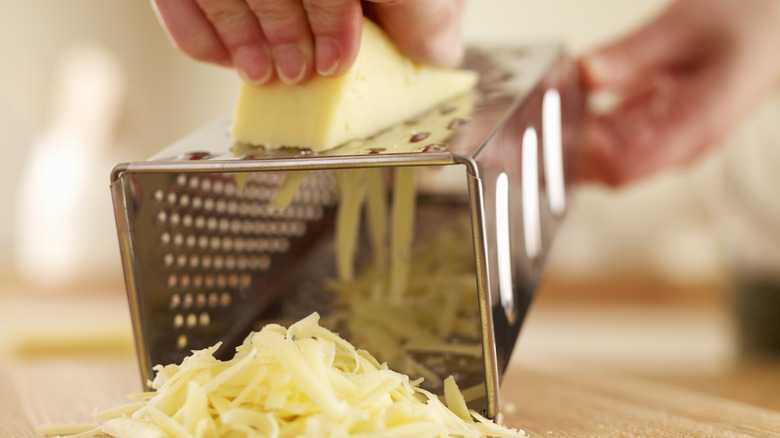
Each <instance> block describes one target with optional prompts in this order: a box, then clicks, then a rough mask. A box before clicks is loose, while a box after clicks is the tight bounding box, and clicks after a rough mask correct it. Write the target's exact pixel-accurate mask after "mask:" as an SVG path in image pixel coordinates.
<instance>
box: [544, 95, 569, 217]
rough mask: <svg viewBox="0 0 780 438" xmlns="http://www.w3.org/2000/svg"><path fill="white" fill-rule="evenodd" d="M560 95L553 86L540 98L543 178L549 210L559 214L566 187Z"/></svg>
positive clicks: (563, 209)
mask: <svg viewBox="0 0 780 438" xmlns="http://www.w3.org/2000/svg"><path fill="white" fill-rule="evenodd" d="M562 134H563V132H562V126H561V95H560V93H558V90H556V89H555V88H550V89H549V90H547V92H545V93H544V99H543V100H542V138H543V139H544V179H545V182H546V183H547V200H548V201H549V202H550V210H552V212H553V214H555V215H556V216H560V215H562V214H563V212H564V211H565V210H566V187H565V186H564V181H563V140H562V138H561V136H562Z"/></svg>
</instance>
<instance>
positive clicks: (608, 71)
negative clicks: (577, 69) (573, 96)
mask: <svg viewBox="0 0 780 438" xmlns="http://www.w3.org/2000/svg"><path fill="white" fill-rule="evenodd" d="M583 62H584V63H585V68H586V70H587V71H588V75H589V76H590V79H591V80H592V81H593V82H595V83H598V84H606V83H610V82H615V81H618V80H620V77H621V75H622V70H621V66H620V62H618V61H617V60H615V59H613V58H612V57H608V56H606V55H601V54H594V55H590V56H587V57H585V58H584V59H583Z"/></svg>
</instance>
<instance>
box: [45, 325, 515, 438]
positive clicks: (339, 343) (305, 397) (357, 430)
mask: <svg viewBox="0 0 780 438" xmlns="http://www.w3.org/2000/svg"><path fill="white" fill-rule="evenodd" d="M218 347H219V345H215V346H213V347H211V348H207V349H204V350H200V351H195V352H193V354H192V355H191V356H188V357H187V358H185V359H184V361H183V362H182V363H181V364H180V365H166V366H161V365H158V366H157V367H156V368H155V371H156V373H157V374H156V377H155V378H154V381H153V382H152V387H153V388H154V389H155V391H152V392H147V393H141V394H136V395H133V396H131V397H130V398H131V400H132V401H133V402H132V403H130V404H128V405H125V406H120V407H118V408H115V409H111V410H109V411H104V412H102V413H98V414H96V415H95V418H96V419H98V420H107V421H106V422H105V423H104V424H103V425H102V426H93V427H91V428H90V427H87V426H85V427H84V428H85V429H86V430H84V432H82V433H80V434H77V435H71V436H72V437H89V436H93V435H97V434H100V433H106V434H109V435H111V436H114V437H118V438H123V437H127V438H130V437H134V438H136V437H144V438H146V437H149V438H156V437H279V438H284V437H365V438H370V437H377V438H378V437H383V438H384V437H387V438H389V437H482V436H488V435H489V436H495V437H524V436H526V435H525V433H524V432H522V431H517V430H510V429H507V428H505V427H502V426H499V425H497V424H495V423H493V422H491V421H489V420H487V419H485V418H483V417H481V416H480V415H479V414H477V413H476V412H473V411H472V412H468V411H467V408H466V405H465V402H464V400H463V397H462V395H461V394H460V392H459V390H458V389H457V387H456V386H455V384H454V380H451V379H448V381H447V382H446V383H445V388H446V392H445V399H446V400H447V403H448V404H449V405H450V406H451V409H449V408H448V407H447V406H445V405H444V404H443V403H442V402H441V401H440V400H439V398H438V397H437V396H435V395H433V394H431V393H430V392H427V391H425V390H423V389H421V388H420V387H419V386H418V384H419V382H418V381H410V380H409V377H407V376H406V375H404V374H399V373H397V372H394V371H392V370H390V369H388V367H387V366H386V365H384V364H380V363H379V362H378V361H377V360H376V359H375V358H374V357H373V356H371V355H370V354H369V353H368V352H366V351H364V350H357V349H356V348H355V347H353V346H352V345H351V344H350V343H349V342H347V341H345V340H344V339H342V338H341V337H339V336H338V335H337V334H335V333H333V332H331V331H329V330H328V329H326V328H324V327H322V326H320V325H319V315H318V314H317V313H313V314H311V315H310V316H308V317H306V318H304V319H302V320H300V321H298V322H296V323H294V324H292V325H291V326H290V327H289V328H287V329H286V328H284V327H282V326H280V325H276V324H269V325H266V326H265V327H264V328H263V329H262V330H260V331H259V332H254V333H252V334H251V335H249V336H248V337H247V338H246V340H245V341H244V343H243V344H242V345H240V346H239V347H237V348H236V355H235V357H234V358H233V359H230V360H227V361H220V360H218V359H215V358H214V356H213V354H214V352H215V351H216V350H217V348H218ZM72 431H73V430H72ZM39 432H41V433H47V432H48V433H51V434H54V433H57V432H56V431H55V430H52V428H51V427H50V428H48V429H47V428H46V427H43V428H40V429H39Z"/></svg>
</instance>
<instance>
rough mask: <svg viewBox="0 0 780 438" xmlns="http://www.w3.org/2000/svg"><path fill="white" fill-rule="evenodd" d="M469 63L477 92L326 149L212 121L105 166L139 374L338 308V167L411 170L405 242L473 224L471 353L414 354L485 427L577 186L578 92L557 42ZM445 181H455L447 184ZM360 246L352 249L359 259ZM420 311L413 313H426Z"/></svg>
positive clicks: (487, 53) (475, 53) (467, 238)
mask: <svg viewBox="0 0 780 438" xmlns="http://www.w3.org/2000/svg"><path fill="white" fill-rule="evenodd" d="M466 67H467V68H472V69H475V70H477V71H479V72H480V74H481V81H480V84H479V86H478V89H477V90H476V93H475V94H474V95H469V96H464V97H461V98H458V99H455V100H453V101H451V102H448V103H445V104H444V105H442V106H440V107H438V108H436V109H435V110H433V111H431V112H430V113H428V114H424V115H422V116H420V117H418V118H416V119H414V120H410V121H407V122H404V123H402V124H399V125H398V126H396V127H394V128H391V129H389V130H387V131H386V132H383V133H380V134H378V135H377V136H375V137H372V138H368V139H362V140H356V141H353V142H350V143H348V144H346V145H345V146H343V147H340V148H337V149H334V150H332V151H329V152H327V153H324V154H319V155H313V154H308V153H301V152H300V151H295V150H282V151H275V152H272V153H267V152H264V151H262V150H258V149H255V148H252V147H248V146H245V145H234V144H233V143H232V142H231V140H230V138H229V136H228V135H227V124H228V120H222V121H219V122H217V123H215V124H213V125H211V126H209V127H207V128H205V129H204V130H202V131H201V132H198V133H196V134H194V135H193V136H191V137H189V138H187V139H184V140H182V141H181V142H179V143H176V144H174V145H172V146H170V147H169V148H166V149H165V150H163V151H161V152H160V153H159V154H157V155H156V156H154V157H152V158H151V159H150V160H147V161H141V162H134V163H127V164H121V165H118V166H117V167H115V169H114V171H113V172H112V180H111V181H112V183H111V187H112V194H113V197H114V208H115V214H116V218H117V230H118V235H119V239H120V248H121V252H122V260H123V266H124V269H125V279H126V284H127V290H128V298H129V302H130V308H131V315H132V320H133V327H134V331H135V336H136V343H137V351H138V356H139V362H140V365H141V370H142V375H143V377H144V378H145V379H149V378H150V377H151V375H152V374H151V373H152V367H153V366H154V365H156V364H159V363H175V362H179V361H180V360H181V359H182V358H183V357H184V356H186V355H187V354H188V353H189V351H190V350H193V349H200V348H205V347H207V346H210V345H213V344H215V343H216V342H218V341H221V342H223V348H222V349H221V350H220V351H221V352H222V354H224V355H227V354H228V353H229V352H231V351H232V348H233V347H234V346H235V345H237V344H239V343H240V342H241V341H243V339H244V337H245V336H246V335H247V333H248V332H249V331H250V330H252V329H255V328H257V324H262V321H268V320H280V319H285V318H287V319H299V318H300V317H303V316H305V315H306V314H308V313H310V312H311V311H313V310H317V311H319V312H320V313H321V314H323V315H328V314H330V313H331V311H332V310H333V308H334V302H335V300H336V298H335V297H334V296H333V295H332V294H329V293H328V292H327V291H326V290H325V289H324V288H323V287H322V284H323V282H324V281H325V280H327V279H328V278H332V277H333V276H334V271H335V268H334V261H333V245H334V244H333V228H334V221H335V215H336V210H337V208H338V203H339V200H338V190H337V187H336V180H335V177H334V173H333V172H334V170H338V169H354V168H388V169H394V168H399V167H409V166H412V167H415V168H416V169H418V170H417V173H418V174H419V175H420V176H421V180H422V181H423V182H424V184H422V187H420V192H419V194H418V197H417V203H418V207H417V215H416V220H415V224H416V225H415V227H416V230H415V233H416V238H421V237H422V236H425V235H426V234H427V233H428V232H429V231H430V230H436V229H438V228H441V226H442V225H443V223H444V222H445V220H448V219H452V218H457V217H461V218H464V219H465V220H466V222H467V223H468V224H469V225H470V229H469V230H467V231H465V232H463V233H461V235H460V237H458V240H459V242H458V244H459V245H462V246H463V247H465V248H466V249H468V250H469V251H470V252H468V254H470V255H469V258H470V259H472V260H473V262H474V263H473V269H474V272H473V274H474V275H473V277H474V278H473V288H474V296H473V300H472V302H473V313H474V314H475V315H476V317H477V320H478V327H475V328H474V336H473V338H474V339H476V340H478V341H479V342H480V343H481V345H482V354H481V356H480V357H476V358H475V357H464V356H459V355H453V354H430V353H420V354H417V356H415V357H416V359H418V360H420V361H422V362H425V363H427V364H429V365H431V367H432V369H434V370H435V371H436V372H437V373H438V374H440V375H442V376H444V375H448V374H454V375H455V376H456V380H457V381H458V384H459V386H461V387H462V388H463V387H472V386H473V387H474V388H476V389H477V390H478V393H479V394H481V396H479V397H476V398H475V399H474V400H473V402H472V403H471V405H472V407H473V408H475V409H478V410H479V409H481V410H482V411H483V412H484V413H485V414H486V415H487V416H488V417H491V418H492V417H494V416H495V415H496V414H497V413H498V410H499V399H498V388H499V384H500V380H501V376H502V375H503V373H504V371H505V369H506V367H507V365H508V361H509V357H510V355H511V352H512V350H513V349H514V345H515V341H516V339H517V336H518V333H519V330H520V326H521V324H522V321H523V318H524V316H525V313H526V311H527V310H528V307H529V305H530V302H531V299H532V297H533V294H534V291H535V290H536V285H537V283H538V280H539V275H540V273H541V270H542V268H543V266H544V261H545V259H546V257H547V253H548V252H549V248H550V246H551V244H552V239H553V236H554V234H555V230H556V229H557V227H558V225H559V223H560V221H561V220H562V217H563V214H564V212H565V209H566V191H567V188H568V187H569V186H570V184H571V183H572V181H573V180H574V175H575V172H576V165H575V163H576V154H577V151H576V147H577V135H578V128H579V114H580V106H581V97H580V93H579V88H578V81H577V77H576V70H575V68H574V65H573V63H572V61H571V60H570V59H569V58H568V57H567V56H566V54H565V53H564V52H563V51H562V49H561V48H560V47H558V46H534V47H523V48H518V47H491V48H475V49H471V50H470V51H469V52H468V55H467V61H466ZM302 170H305V171H307V172H308V173H307V176H306V178H305V180H304V182H303V184H302V186H301V188H300V190H299V191H298V192H297V193H296V195H295V197H294V198H293V200H292V202H291V204H290V205H289V206H288V207H287V208H285V209H283V210H275V209H272V208H270V207H269V201H270V200H271V198H272V197H273V196H274V193H275V192H276V190H277V188H278V187H279V186H280V184H282V181H283V180H284V178H285V174H286V173H287V172H296V171H302ZM452 175H454V178H455V179H454V181H455V182H454V183H451V182H449V183H448V182H446V181H449V180H448V178H449V177H450V176H452ZM431 181H433V183H431ZM442 181H445V182H442ZM453 187H455V188H456V190H454V191H453V190H452V188H453ZM363 233H364V234H365V231H363ZM366 240H368V239H366V238H362V239H360V242H361V248H362V249H361V250H360V251H364V252H365V251H368V250H367V249H366V248H367V246H366V245H365V242H366ZM360 254H362V253H360V252H359V256H358V259H361V258H362V256H361V255H360ZM430 307H431V309H422V312H421V313H422V314H423V315H425V311H428V312H429V315H430V316H429V318H433V319H435V318H436V310H437V309H436V305H430ZM346 331H347V332H348V330H346ZM347 334H349V333H347ZM464 340H466V339H451V341H452V342H454V343H456V344H457V343H459V342H461V341H464ZM372 353H374V352H372ZM434 386H435V385H434ZM432 389H433V390H437V389H438V388H435V387H433V388H432Z"/></svg>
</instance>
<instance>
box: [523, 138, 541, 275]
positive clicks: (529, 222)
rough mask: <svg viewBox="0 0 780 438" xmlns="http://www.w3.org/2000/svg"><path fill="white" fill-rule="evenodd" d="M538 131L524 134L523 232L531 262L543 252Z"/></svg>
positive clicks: (526, 250)
mask: <svg viewBox="0 0 780 438" xmlns="http://www.w3.org/2000/svg"><path fill="white" fill-rule="evenodd" d="M538 143H539V142H538V140H537V137H536V130H535V129H534V128H527V129H526V130H525V133H524V134H523V177H522V181H523V232H524V233H525V252H526V254H527V255H528V258H529V259H531V260H534V259H536V257H537V256H539V254H540V253H541V251H542V232H541V230H542V227H541V217H540V215H539V167H538V158H537V152H536V151H537V147H538Z"/></svg>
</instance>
